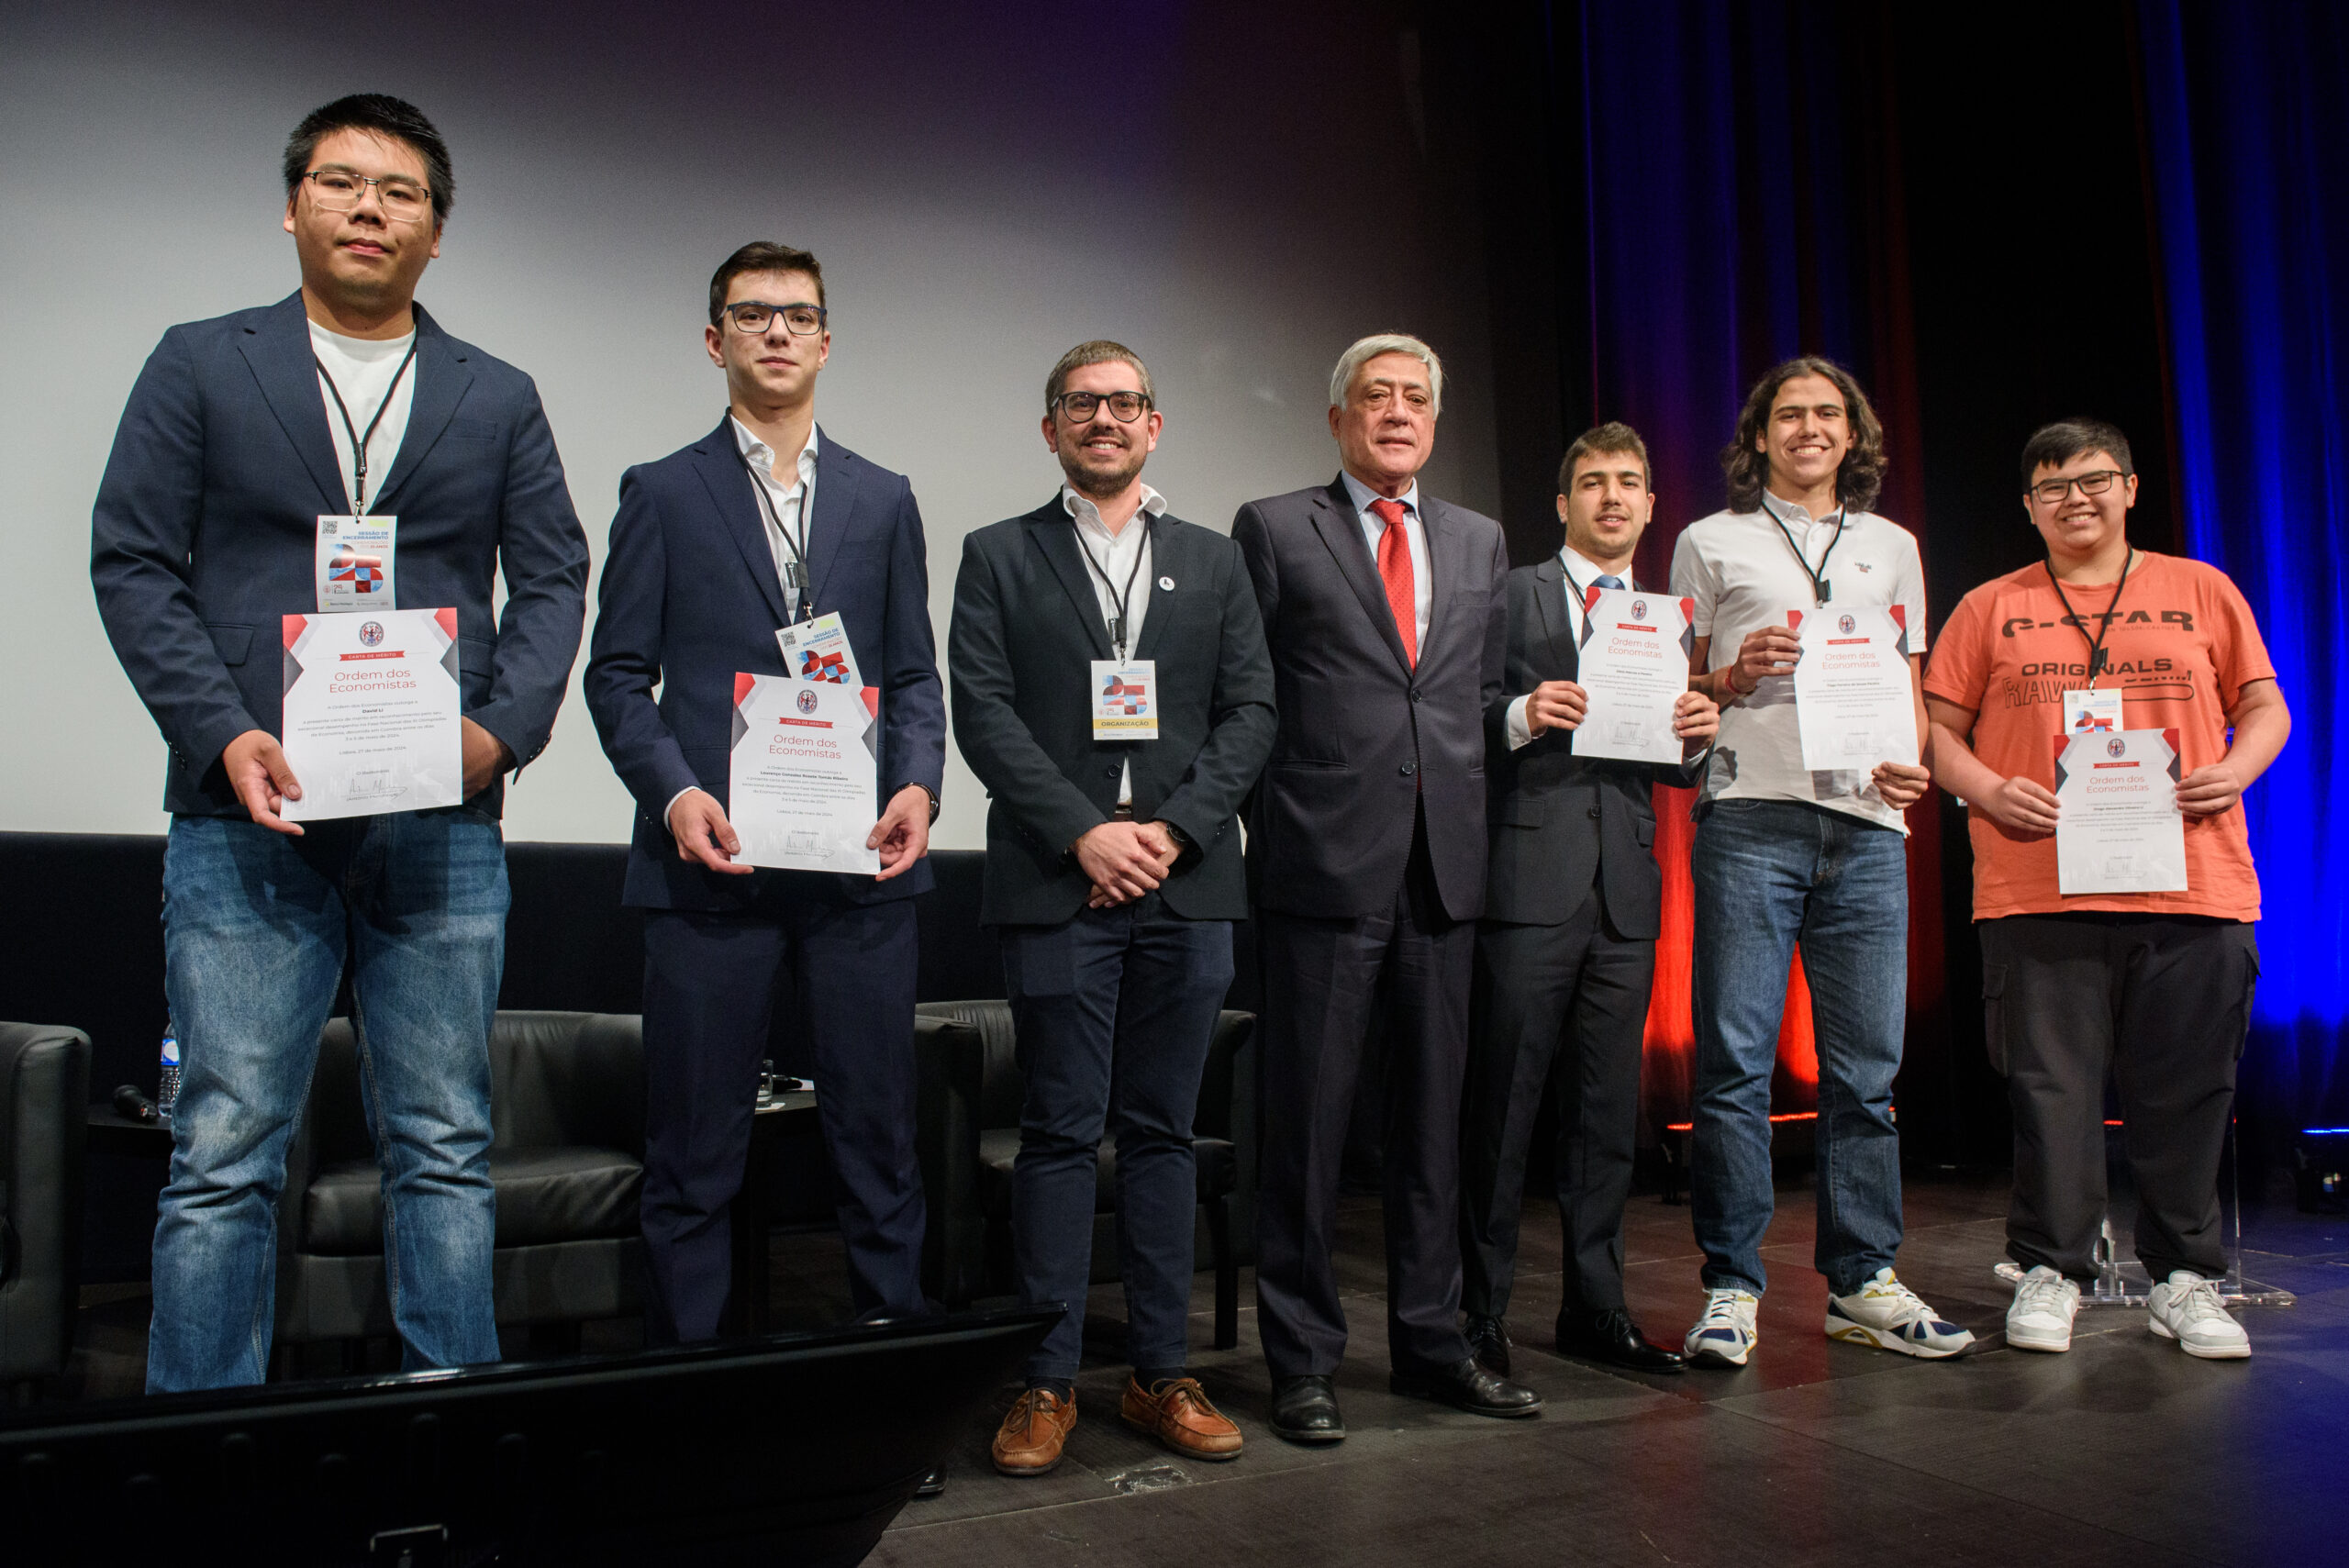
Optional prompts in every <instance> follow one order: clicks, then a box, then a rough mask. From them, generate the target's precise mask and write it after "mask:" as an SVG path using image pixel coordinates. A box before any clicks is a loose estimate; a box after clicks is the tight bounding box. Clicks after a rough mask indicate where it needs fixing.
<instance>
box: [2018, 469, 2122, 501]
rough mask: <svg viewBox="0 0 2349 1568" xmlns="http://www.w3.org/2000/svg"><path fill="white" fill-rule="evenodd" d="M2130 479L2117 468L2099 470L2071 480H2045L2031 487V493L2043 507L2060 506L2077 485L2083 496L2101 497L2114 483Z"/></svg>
mask: <svg viewBox="0 0 2349 1568" xmlns="http://www.w3.org/2000/svg"><path fill="white" fill-rule="evenodd" d="M2128 477H2129V476H2128V475H2127V474H2125V473H2121V471H2120V470H2119V469H2117V468H2099V469H2098V470H2097V471H2096V472H2095V473H2076V474H2074V475H2073V476H2072V477H2071V478H2069V479H2043V480H2041V481H2040V482H2039V483H2038V484H2034V485H2032V487H2031V493H2032V495H2033V496H2034V497H2036V498H2037V500H2038V502H2039V504H2040V505H2041V506H2062V505H2063V504H2064V497H2065V496H2066V495H2070V494H2071V493H2072V486H2073V485H2075V484H2076V485H2078V486H2079V487H2080V494H2081V495H2103V494H2104V493H2105V492H2106V491H2108V490H2110V489H2111V488H2112V484H2113V481H2115V480H2118V479H2126V478H2128Z"/></svg>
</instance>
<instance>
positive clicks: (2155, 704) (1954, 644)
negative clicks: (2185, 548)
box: [1925, 550, 2276, 920]
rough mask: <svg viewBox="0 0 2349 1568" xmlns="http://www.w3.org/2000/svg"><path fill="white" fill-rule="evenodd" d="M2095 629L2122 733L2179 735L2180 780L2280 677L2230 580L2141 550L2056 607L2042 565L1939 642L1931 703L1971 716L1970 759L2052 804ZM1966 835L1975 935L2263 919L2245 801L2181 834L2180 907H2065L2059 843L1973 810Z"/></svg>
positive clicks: (1966, 615) (2113, 897)
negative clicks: (1979, 925) (2024, 782)
mask: <svg viewBox="0 0 2349 1568" xmlns="http://www.w3.org/2000/svg"><path fill="white" fill-rule="evenodd" d="M2116 587H2117V588H2118V589H2119V591H2120V603H2119V605H2118V606H2115V604H2114V602H2113V595H2114V591H2115V589H2116ZM2065 598H2069V599H2070V600H2071V609H2070V610H2069V611H2068V612H2067V611H2066V610H2065V607H2064V600H2065ZM2099 626H2103V627H2104V628H2105V633H2104V652H2105V666H2104V673H2103V674H2102V675H2101V676H2099V678H2098V679H2097V681H2096V683H2095V684H2096V686H2097V688H2098V689H2099V690H2103V691H2110V690H2112V689H2114V688H2115V687H2118V688H2119V690H2120V692H2121V727H2122V728H2127V729H2173V728H2174V729H2176V731H2177V734H2178V746H2179V751H2180V752H2181V755H2180V758H2179V765H2180V767H2181V769H2182V771H2183V773H2192V772H2193V771H2194V770H2195V769H2197V768H2202V767H2208V766H2209V765H2210V764H2211V763H2212V762H2219V761H2221V759H2223V758H2224V757H2225V756H2226V754H2227V710H2228V709H2230V708H2232V706H2234V705H2235V700H2236V698H2237V697H2239V696H2240V695H2242V693H2243V687H2245V686H2246V685H2249V684H2251V683H2252V682H2254V681H2267V680H2273V679H2275V677H2276V666H2275V665H2274V664H2272V663H2270V662H2268V658H2267V644H2266V642H2265V641H2263V640H2262V639H2261V638H2260V635H2259V627H2258V625H2257V623H2256V622H2254V620H2253V619H2252V616H2251V606H2249V605H2248V604H2245V603H2244V602H2243V595H2242V593H2241V592H2240V591H2238V590H2237V589H2236V587H2235V585H2234V584H2232V583H2231V582H2229V581H2228V580H2227V577H2226V574H2225V573H2221V572H2220V571H2219V570H2217V569H2216V568H2215V567H2210V566H2206V565H2204V564H2203V563H2202V562H2199V561H2188V560H2185V559H2183V558H2181V557H2179V556H2175V555H2158V554H2155V553H2154V551H2152V550H2139V551H2138V552H2137V564H2136V566H2135V567H2134V568H2133V569H2132V571H2131V572H2130V573H2129V576H2128V581H2127V582H2126V584H2112V583H2104V584H2087V585H2085V586H2082V585H2079V584H2071V583H2066V584H2064V588H2063V594H2062V595H2061V596H2059V595H2057V593H2056V590H2055V585H2054V579H2053V578H2051V577H2050V576H2049V575H2048V572H2047V567H2046V566H2045V565H2044V564H2040V565H2036V566H2026V567H2024V568H2023V569H2022V570H2021V571H2020V572H2011V573H2008V574H2007V575H2006V576H2004V577H1997V578H1993V579H1992V580H1990V581H1989V582H1987V583H1985V584H1982V585H1981V586H1980V587H1978V588H1976V589H1975V590H1974V591H1973V592H1972V593H1970V594H1968V595H1965V598H1964V599H1962V600H1960V601H1959V602H1958V606H1957V608H1956V609H1955V610H1954V611H1953V612H1952V613H1951V615H1950V617H1949V624H1948V625H1947V626H1945V627H1943V628H1942V634H1941V638H1940V639H1939V640H1938V641H1937V642H1936V643H1935V644H1934V647H1933V657H1932V666H1931V667H1930V668H1929V669H1928V670H1927V671H1926V673H1925V695H1927V696H1930V697H1938V698H1940V699H1941V700H1942V701H1943V702H1946V703H1952V704H1954V705H1955V706H1959V707H1962V708H1967V709H1970V710H1972V712H1973V713H1974V716H1975V718H1974V737H1973V740H1972V745H1973V748H1974V754H1975V755H1976V756H1977V757H1979V758H1981V759H1982V762H1983V763H1984V764H1985V765H1986V766H1987V767H1989V768H1991V769H1992V770H1994V771H1995V772H1997V773H1998V774H1999V776H2001V777H2003V778H2013V777H2016V776H2018V775H2020V776H2021V777H2023V778H2027V779H2035V780H2037V781H2038V782H2039V783H2041V784H2045V785H2046V786H2047V787H2048V788H2049V789H2054V787H2055V748H2054V740H2055V737H2056V736H2057V735H2058V734H2060V733H2061V732H2062V730H2063V728H2064V694H2065V692H2067V691H2079V690H2082V689H2085V688H2086V687H2087V685H2088V684H2089V683H2088V680H2087V669H2088V643H2089V640H2090V639H2093V638H2094V637H2095V636H2096V634H2097V630H2098V628H2099ZM2181 776H2182V775H2181ZM1966 822H1967V827H1968V828H1969V830H1970V832H1971V836H1972V838H1973V841H1974V917H1975V918H1976V919H1977V920H1995V919H1998V917H2001V916H2006V915H2048V914H2054V913H2057V912H2059V911H2062V910H2066V909H2106V910H2117V911H2122V912H2127V913H2132V914H2149V915H2214V916H2217V917H2220V918H2221V919H2227V920H2256V919H2258V918H2259V873H2257V872H2256V871H2255V870H2254V869H2253V866H2252V863H2251V840H2250V836H2249V834H2248V832H2247V831H2246V828H2245V826H2244V820H2243V803H2242V802H2241V801H2237V802H2236V803H2235V804H2234V805H2232V806H2229V807H2227V809H2226V810H2224V811H2222V812H2221V813H2219V814H2218V815H2217V816H2216V817H2188V818H2187V819H2186V891H2185V892H2183V893H2086V894H2076V895H2073V896H2071V897H2069V898H2066V897H2065V896H2064V895H2063V894H2062V893H2060V892H2059V891H2058V890H2057V886H2056V879H2055V840H2054V836H2053V835H2052V834H2051V835H2049V836H2046V837H2043V838H2025V837H2022V836H2020V835H2017V834H2013V833H2009V831H2007V829H2005V828H2001V827H1999V826H1998V824H1997V823H1996V822H1993V821H1992V820H1990V818H1989V817H1987V815H1985V814H1984V812H1983V810H1982V808H1981V807H1980V806H1968V808H1967V810H1966Z"/></svg>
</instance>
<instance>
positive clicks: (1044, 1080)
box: [1003, 893, 1232, 1381]
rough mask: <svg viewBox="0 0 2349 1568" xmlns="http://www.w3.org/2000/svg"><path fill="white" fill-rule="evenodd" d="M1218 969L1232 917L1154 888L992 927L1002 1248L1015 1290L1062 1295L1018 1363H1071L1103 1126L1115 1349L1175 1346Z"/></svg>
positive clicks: (1187, 1276) (1051, 1370) (1223, 972)
mask: <svg viewBox="0 0 2349 1568" xmlns="http://www.w3.org/2000/svg"><path fill="white" fill-rule="evenodd" d="M1231 973H1232V966H1231V922H1230V921H1229V920H1186V919H1183V918H1181V917H1177V916H1175V915H1170V914H1168V913H1167V911H1166V906H1165V905H1164V903H1163V901H1162V900H1161V899H1160V897H1159V895H1157V894H1155V893H1152V894H1149V895H1145V896H1144V897H1141V898H1140V899H1137V900H1135V901H1134V902H1133V903H1131V904H1126V905H1120V906H1118V907H1117V908H1114V909H1080V910H1079V911H1077V913H1076V914H1075V916H1074V917H1072V918H1069V919H1066V920H1063V921H1062V922H1061V923H1060V924H1059V925H1056V926H1007V927H1005V928H1004V929H1003V974H1004V985H1005V989H1006V990H1008V992H1009V993H1010V996H1011V1014H1012V1022H1013V1024H1014V1026H1015V1028H1016V1029H1017V1030H1018V1038H1019V1048H1018V1049H1019V1072H1020V1076H1021V1078H1022V1079H1023V1081H1024V1082H1025V1084H1026V1095H1025V1097H1024V1099H1023V1100H1022V1102H1021V1105H1020V1108H1019V1159H1018V1160H1017V1161H1016V1162H1014V1163H1013V1165H1012V1168H1011V1249H1012V1256H1013V1259H1014V1261H1015V1262H1016V1264H1017V1266H1018V1269H1019V1292H1020V1296H1022V1298H1023V1299H1025V1300H1027V1301H1030V1302H1046V1301H1064V1302H1066V1303H1067V1304H1068V1308H1069V1311H1068V1316H1067V1317H1065V1318H1062V1319H1061V1320H1060V1322H1059V1323H1058V1324H1056V1325H1055V1326H1054V1327H1053V1329H1052V1332H1051V1333H1050V1334H1047V1335H1046V1336H1045V1337H1044V1342H1043V1343H1042V1344H1041V1345H1039V1346H1038V1347H1037V1348H1036V1352H1035V1353H1034V1354H1033V1355H1031V1356H1030V1357H1029V1359H1028V1374H1029V1376H1030V1377H1031V1378H1037V1379H1049V1380H1053V1381H1065V1380H1074V1378H1075V1376H1076V1372H1077V1362H1078V1359H1079V1356H1080V1353H1081V1352H1082V1351H1083V1348H1084V1340H1085V1287H1086V1286H1087V1284H1090V1283H1091V1280H1092V1275H1093V1217H1094V1215H1095V1213H1096V1212H1097V1209H1098V1208H1099V1207H1100V1205H1099V1201H1098V1200H1099V1196H1100V1181H1099V1175H1098V1163H1097V1162H1098V1159H1099V1155H1100V1150H1101V1141H1102V1138H1103V1136H1104V1134H1105V1133H1106V1134H1107V1135H1108V1138H1110V1139H1111V1140H1114V1142H1115V1144H1116V1146H1117V1162H1118V1195H1117V1201H1118V1241H1119V1259H1118V1277H1119V1279H1121V1280H1123V1281H1124V1282H1125V1287H1126V1335H1127V1353H1128V1355H1129V1356H1130V1358H1131V1361H1132V1364H1133V1365H1134V1366H1135V1367H1136V1368H1137V1369H1148V1370H1151V1371H1163V1370H1167V1369H1171V1368H1174V1367H1179V1366H1181V1365H1183V1364H1184V1362H1185V1361H1186V1359H1187V1357H1188V1349H1187V1343H1186V1328H1187V1326H1188V1321H1189V1318H1190V1311H1191V1275H1192V1273H1193V1262H1194V1259H1193V1256H1192V1250H1193V1242H1194V1239H1195V1238H1196V1236H1197V1230H1198V1207H1199V1196H1198V1170H1197V1160H1196V1157H1195V1155H1194V1153H1193V1151H1192V1143H1191V1121H1192V1117H1193V1114H1194V1113H1195V1112H1196V1111H1197V1108H1198V1104H1199V1078H1200V1075H1201V1074H1202V1073H1204V1072H1205V1071H1206V1070H1207V1062H1208V1045H1209V1043H1210V1042H1211V1041H1212V1040H1213V1039H1214V1036H1215V1020H1216V1015H1217V1014H1218V1013H1219V1012H1220V1011H1221V1010H1222V1008H1223V999H1224V996H1225V995H1226V994H1227V993H1228V992H1230V989H1231Z"/></svg>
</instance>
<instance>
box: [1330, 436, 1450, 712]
mask: <svg viewBox="0 0 2349 1568" xmlns="http://www.w3.org/2000/svg"><path fill="white" fill-rule="evenodd" d="M1422 521H1424V516H1423V517H1422ZM1313 527H1314V528H1315V529H1316V531H1318V532H1319V534H1320V535H1321V542H1322V543H1323V544H1324V545H1325V546H1327V547H1328V549H1329V551H1330V556H1331V557H1332V558H1333V559H1334V560H1335V561H1336V562H1337V563H1338V572H1339V573H1340V574H1341V576H1343V577H1344V578H1345V580H1346V583H1347V585H1348V586H1350V587H1352V588H1353V591H1354V597H1355V598H1357V599H1360V600H1361V601H1362V608H1363V614H1364V615H1366V616H1368V617H1370V624H1371V626H1372V627H1373V628H1375V630H1376V631H1377V633H1378V635H1379V636H1380V637H1382V638H1384V639H1386V648H1387V651H1389V652H1391V653H1393V654H1394V655H1395V662H1397V664H1400V665H1401V666H1402V667H1403V669H1404V671H1405V672H1406V673H1408V672H1409V670H1410V668H1411V661H1410V659H1409V657H1408V655H1406V654H1405V653H1404V651H1403V638H1402V634H1401V633H1399V632H1397V630H1396V629H1395V612H1394V611H1393V610H1392V609H1390V608H1389V607H1388V606H1387V603H1386V584H1384V583H1382V582H1380V581H1379V579H1378V563H1377V562H1375V561H1373V560H1372V559H1371V558H1370V546H1369V545H1367V544H1365V543H1364V542H1363V537H1362V519H1361V517H1359V516H1357V515H1356V513H1355V511H1354V504H1353V498H1352V497H1351V496H1349V495H1347V494H1346V482H1345V481H1344V480H1343V479H1335V480H1332V481H1330V488H1329V489H1327V490H1325V491H1323V492H1322V493H1321V494H1319V495H1316V496H1314V497H1313ZM1429 554H1430V555H1431V556H1432V555H1433V554H1434V550H1433V548H1432V544H1431V548H1430V550H1429ZM1430 629H1431V630H1432V629H1433V628H1430Z"/></svg>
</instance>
